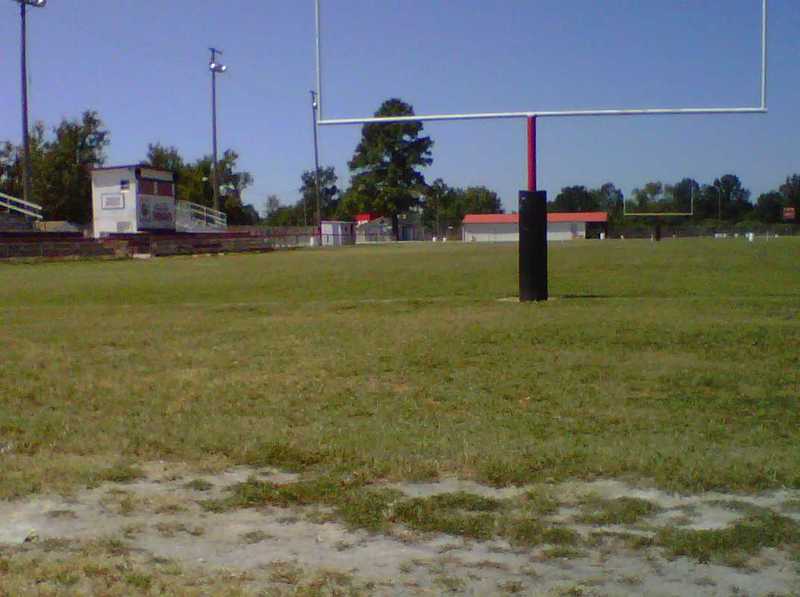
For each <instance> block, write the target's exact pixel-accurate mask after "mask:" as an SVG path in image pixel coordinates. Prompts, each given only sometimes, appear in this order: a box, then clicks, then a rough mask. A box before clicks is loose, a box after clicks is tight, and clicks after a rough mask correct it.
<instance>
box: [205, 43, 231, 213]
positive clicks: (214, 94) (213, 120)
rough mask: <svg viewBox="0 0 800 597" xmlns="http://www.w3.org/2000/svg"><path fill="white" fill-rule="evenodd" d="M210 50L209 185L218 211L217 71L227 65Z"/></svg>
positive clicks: (219, 52)
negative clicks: (210, 152) (210, 167)
mask: <svg viewBox="0 0 800 597" xmlns="http://www.w3.org/2000/svg"><path fill="white" fill-rule="evenodd" d="M209 50H211V61H210V62H209V63H208V70H210V71H211V146H212V149H211V151H212V160H213V169H212V171H211V185H212V192H213V194H214V195H213V196H214V209H215V210H217V211H219V176H218V173H217V168H218V164H217V73H220V74H222V73H224V72H225V71H226V70H228V67H227V66H225V65H224V64H220V63H218V62H217V54H222V52H221V51H220V50H217V49H216V48H209Z"/></svg>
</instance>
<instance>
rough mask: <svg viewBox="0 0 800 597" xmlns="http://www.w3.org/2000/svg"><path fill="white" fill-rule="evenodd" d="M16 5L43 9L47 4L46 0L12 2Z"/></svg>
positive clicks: (15, 0)
mask: <svg viewBox="0 0 800 597" xmlns="http://www.w3.org/2000/svg"><path fill="white" fill-rule="evenodd" d="M14 2H17V3H18V4H27V5H28V6H33V7H35V8H44V7H45V5H46V4H47V0H14Z"/></svg>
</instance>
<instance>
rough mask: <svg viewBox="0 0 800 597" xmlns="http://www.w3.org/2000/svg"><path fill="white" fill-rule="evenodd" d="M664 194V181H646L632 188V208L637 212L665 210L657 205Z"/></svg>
mask: <svg viewBox="0 0 800 597" xmlns="http://www.w3.org/2000/svg"><path fill="white" fill-rule="evenodd" d="M663 194H664V183H662V182H660V181H652V182H648V183H647V184H646V185H644V186H643V187H641V188H636V189H633V193H631V199H632V201H633V203H634V205H635V207H634V210H635V211H639V212H655V211H665V210H662V209H661V208H660V206H659V203H660V199H661V198H662V197H663Z"/></svg>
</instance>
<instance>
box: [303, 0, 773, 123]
mask: <svg viewBox="0 0 800 597" xmlns="http://www.w3.org/2000/svg"><path fill="white" fill-rule="evenodd" d="M321 3H322V0H314V6H315V19H316V86H317V90H316V92H317V108H316V109H317V115H318V119H317V125H319V126H335V125H357V124H372V123H398V122H432V121H440V122H441V121H457V120H498V119H515V118H565V117H588V116H663V115H692V114H695V115H702V114H706V115H707V114H766V113H767V111H768V110H767V66H768V60H767V57H768V47H767V23H768V13H767V11H768V0H762V16H761V105H759V106H750V107H712V108H630V109H626V108H622V109H588V110H543V111H538V110H534V111H524V112H477V113H465V114H420V115H415V116H381V117H378V116H368V117H361V118H358V117H357V118H325V117H324V115H323V72H322V23H321V14H322V8H321Z"/></svg>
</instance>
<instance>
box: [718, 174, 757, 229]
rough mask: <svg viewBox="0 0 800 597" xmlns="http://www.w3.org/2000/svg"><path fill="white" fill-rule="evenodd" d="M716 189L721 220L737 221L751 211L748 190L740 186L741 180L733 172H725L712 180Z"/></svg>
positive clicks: (751, 205) (751, 206)
mask: <svg viewBox="0 0 800 597" xmlns="http://www.w3.org/2000/svg"><path fill="white" fill-rule="evenodd" d="M713 186H714V188H716V189H717V191H718V193H719V196H718V198H717V199H718V206H719V208H721V218H722V219H723V220H732V221H737V220H741V219H742V218H743V217H744V216H746V215H747V214H749V213H750V212H751V211H753V204H752V203H750V191H749V190H747V189H745V188H744V187H743V186H742V181H741V180H739V177H738V176H736V175H735V174H726V175H725V176H722V177H720V178H717V179H716V180H715V181H714V185H713Z"/></svg>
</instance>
